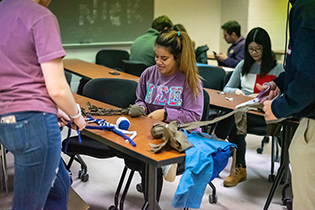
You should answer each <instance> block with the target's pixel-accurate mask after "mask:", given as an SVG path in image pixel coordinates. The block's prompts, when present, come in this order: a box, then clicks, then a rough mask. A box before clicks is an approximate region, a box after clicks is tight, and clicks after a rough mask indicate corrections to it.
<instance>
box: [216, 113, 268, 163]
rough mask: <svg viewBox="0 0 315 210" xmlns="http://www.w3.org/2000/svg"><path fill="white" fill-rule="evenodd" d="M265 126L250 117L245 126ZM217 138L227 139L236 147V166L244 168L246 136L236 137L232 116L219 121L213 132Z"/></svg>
mask: <svg viewBox="0 0 315 210" xmlns="http://www.w3.org/2000/svg"><path fill="white" fill-rule="evenodd" d="M264 125H266V123H265V121H264V120H261V119H257V118H255V117H252V116H251V115H248V116H247V126H253V127H258V126H264ZM214 133H215V134H216V136H217V137H219V138H221V139H226V138H228V140H229V142H231V143H234V144H236V145H237V151H236V165H239V164H241V165H242V167H244V168H246V161H245V152H246V141H245V136H246V135H237V128H236V125H235V121H234V115H232V116H231V117H228V118H226V119H224V120H222V121H220V122H219V123H218V125H217V127H216V130H215V132H214Z"/></svg>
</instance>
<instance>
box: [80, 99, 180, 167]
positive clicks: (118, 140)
mask: <svg viewBox="0 0 315 210" xmlns="http://www.w3.org/2000/svg"><path fill="white" fill-rule="evenodd" d="M74 98H75V101H76V102H77V103H78V104H80V106H81V107H83V108H85V109H86V110H88V106H87V105H86V103H87V102H88V101H89V102H90V103H91V104H92V105H95V106H97V107H101V108H115V107H113V106H111V105H108V104H105V103H102V102H99V101H96V100H93V99H90V98H86V97H83V96H80V95H77V94H74ZM122 116H124V117H127V118H128V119H129V121H130V128H129V129H128V130H129V131H137V136H136V137H135V138H134V139H133V141H134V142H135V143H136V145H137V146H136V147H133V146H131V144H129V143H126V142H125V140H124V139H123V138H122V137H120V136H119V135H117V134H114V133H113V132H111V131H104V130H94V129H85V130H83V131H82V133H84V134H85V135H87V136H89V137H92V138H94V139H96V140H98V141H101V142H103V143H105V144H106V145H109V146H111V147H113V148H115V149H117V150H119V151H121V152H124V153H126V154H129V155H132V156H133V157H135V158H138V159H142V160H144V161H146V162H148V163H151V164H154V165H156V166H161V165H166V164H170V163H176V162H180V161H181V160H182V159H183V157H184V156H185V153H179V152H178V151H176V150H174V149H172V150H169V151H166V150H162V152H160V153H158V154H153V153H151V152H150V145H149V143H153V144H160V143H162V142H163V140H162V139H153V137H152V136H151V133H150V130H151V127H152V126H153V124H155V123H158V122H159V121H158V120H154V119H151V118H148V117H145V116H141V117H130V116H126V115H118V116H93V117H94V118H95V119H105V120H106V121H107V122H109V123H112V124H116V120H117V119H118V118H119V117H122ZM89 125H96V124H89Z"/></svg>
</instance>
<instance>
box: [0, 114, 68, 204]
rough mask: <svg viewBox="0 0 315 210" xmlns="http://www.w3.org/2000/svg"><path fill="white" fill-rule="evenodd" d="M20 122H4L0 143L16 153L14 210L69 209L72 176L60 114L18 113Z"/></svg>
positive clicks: (17, 118)
mask: <svg viewBox="0 0 315 210" xmlns="http://www.w3.org/2000/svg"><path fill="white" fill-rule="evenodd" d="M10 115H13V116H15V118H16V123H0V142H1V143H2V144H3V145H4V147H5V148H6V149H8V150H9V151H10V152H11V153H12V154H13V155H14V167H15V174H14V198H13V207H12V209H16V210H20V209H23V210H40V209H47V210H50V209H54V210H63V209H67V200H68V192H69V187H70V177H69V174H68V171H67V170H66V168H65V166H64V164H63V161H62V159H61V157H60V153H61V136H60V129H59V127H58V123H57V116H56V115H54V114H50V113H43V112H33V111H28V112H15V113H11V114H5V115H1V116H0V119H2V118H3V117H6V116H10Z"/></svg>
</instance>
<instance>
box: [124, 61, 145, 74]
mask: <svg viewBox="0 0 315 210" xmlns="http://www.w3.org/2000/svg"><path fill="white" fill-rule="evenodd" d="M122 62H123V69H124V72H126V73H128V74H132V75H135V76H138V77H140V75H141V74H142V72H143V71H144V70H145V69H146V68H148V66H147V65H145V64H144V63H141V62H137V61H130V60H122Z"/></svg>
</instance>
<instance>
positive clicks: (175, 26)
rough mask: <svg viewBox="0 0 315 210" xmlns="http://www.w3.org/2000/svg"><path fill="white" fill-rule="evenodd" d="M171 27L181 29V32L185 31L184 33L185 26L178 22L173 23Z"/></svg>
mask: <svg viewBox="0 0 315 210" xmlns="http://www.w3.org/2000/svg"><path fill="white" fill-rule="evenodd" d="M173 29H174V30H175V31H183V32H186V33H187V30H186V28H185V27H184V26H183V25H182V24H180V23H178V24H175V25H174V26H173Z"/></svg>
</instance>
